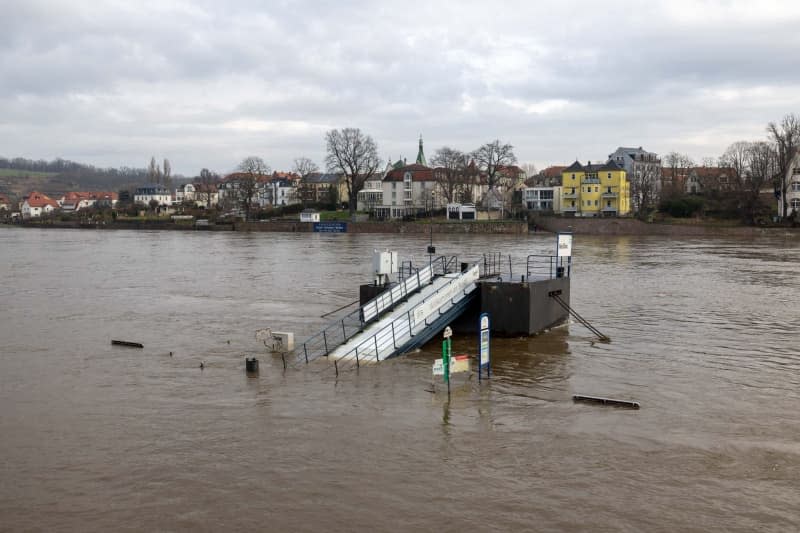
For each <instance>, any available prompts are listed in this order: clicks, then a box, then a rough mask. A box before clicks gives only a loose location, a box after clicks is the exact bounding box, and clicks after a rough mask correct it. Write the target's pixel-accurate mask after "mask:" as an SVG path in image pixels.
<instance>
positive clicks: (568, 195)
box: [561, 192, 578, 199]
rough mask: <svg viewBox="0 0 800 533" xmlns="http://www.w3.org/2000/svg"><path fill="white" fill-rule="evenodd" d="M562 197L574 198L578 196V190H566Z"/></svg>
mask: <svg viewBox="0 0 800 533" xmlns="http://www.w3.org/2000/svg"><path fill="white" fill-rule="evenodd" d="M561 197H562V198H568V199H574V198H577V197H578V193H576V192H565V193H564V194H562V195H561Z"/></svg>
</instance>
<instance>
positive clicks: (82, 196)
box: [64, 191, 119, 202]
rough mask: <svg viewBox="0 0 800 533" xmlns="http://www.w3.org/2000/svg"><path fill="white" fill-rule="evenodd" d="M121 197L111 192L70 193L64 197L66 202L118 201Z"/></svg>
mask: <svg viewBox="0 0 800 533" xmlns="http://www.w3.org/2000/svg"><path fill="white" fill-rule="evenodd" d="M117 199H119V195H118V194H117V193H115V192H110V191H91V192H83V191H70V192H68V193H67V194H65V195H64V201H65V202H67V201H75V202H77V201H80V200H117Z"/></svg>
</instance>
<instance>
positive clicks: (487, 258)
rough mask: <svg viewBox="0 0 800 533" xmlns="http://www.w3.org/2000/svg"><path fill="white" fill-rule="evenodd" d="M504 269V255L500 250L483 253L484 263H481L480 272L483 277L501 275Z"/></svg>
mask: <svg viewBox="0 0 800 533" xmlns="http://www.w3.org/2000/svg"><path fill="white" fill-rule="evenodd" d="M509 257H510V256H509ZM502 270H503V255H502V254H501V253H500V252H495V253H490V254H483V263H482V264H481V274H480V275H481V277H482V278H488V277H491V276H499V275H500V274H501V273H502Z"/></svg>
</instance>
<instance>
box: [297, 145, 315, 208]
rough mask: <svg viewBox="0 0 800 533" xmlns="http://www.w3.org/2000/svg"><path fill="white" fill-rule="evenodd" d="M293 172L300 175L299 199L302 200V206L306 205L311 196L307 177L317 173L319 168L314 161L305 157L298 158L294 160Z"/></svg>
mask: <svg viewBox="0 0 800 533" xmlns="http://www.w3.org/2000/svg"><path fill="white" fill-rule="evenodd" d="M294 171H295V172H296V173H297V174H299V175H300V190H299V191H298V192H299V194H300V198H301V199H302V200H303V205H306V200H307V199H308V197H309V196H311V194H310V193H311V191H310V186H309V183H308V181H307V180H308V176H309V175H311V174H314V173H316V172H319V167H318V166H317V164H316V163H314V161H312V160H311V159H309V158H307V157H298V158H297V159H295V160H294Z"/></svg>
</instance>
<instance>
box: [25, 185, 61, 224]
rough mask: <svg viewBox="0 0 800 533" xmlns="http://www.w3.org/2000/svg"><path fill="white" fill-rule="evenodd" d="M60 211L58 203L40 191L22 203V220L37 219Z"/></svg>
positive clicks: (34, 192)
mask: <svg viewBox="0 0 800 533" xmlns="http://www.w3.org/2000/svg"><path fill="white" fill-rule="evenodd" d="M56 209H58V202H56V201H55V200H53V199H52V198H50V197H49V196H47V195H46V194H42V193H40V192H38V191H33V192H32V193H30V194H29V195H28V196H27V197H26V198H25V200H23V202H22V218H37V217H40V216H42V215H46V214H48V213H52V212H53V211H55V210H56Z"/></svg>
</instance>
